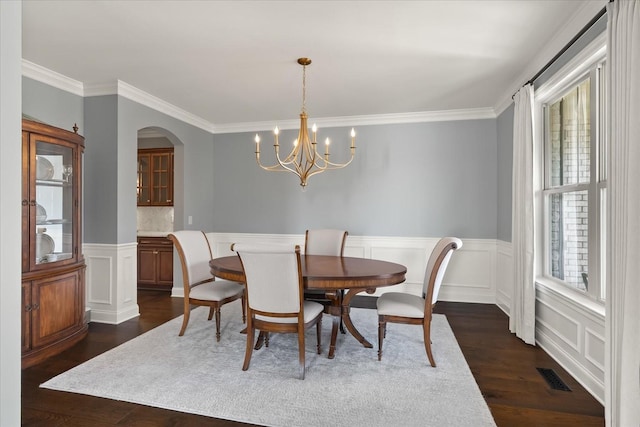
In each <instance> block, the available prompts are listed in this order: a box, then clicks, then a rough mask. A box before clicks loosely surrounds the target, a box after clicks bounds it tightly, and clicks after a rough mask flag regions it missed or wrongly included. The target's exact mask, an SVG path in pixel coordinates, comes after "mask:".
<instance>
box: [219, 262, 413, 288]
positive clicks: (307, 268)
mask: <svg viewBox="0 0 640 427" xmlns="http://www.w3.org/2000/svg"><path fill="white" fill-rule="evenodd" d="M300 259H301V261H302V275H303V277H304V286H305V288H311V289H325V290H335V289H349V288H377V287H380V286H390V285H396V284H398V283H402V282H404V281H405V274H406V272H407V268H406V267H405V266H404V265H400V264H396V263H393V262H388V261H380V260H375V259H366V258H352V257H339V256H324V255H302V256H301V257H300ZM209 266H210V267H211V273H212V274H213V275H215V276H216V277H220V278H222V279H227V280H233V281H236V282H244V281H245V279H244V272H243V270H242V264H241V263H240V259H239V258H238V256H237V255H232V256H226V257H222V258H216V259H213V260H211V261H210V262H209Z"/></svg>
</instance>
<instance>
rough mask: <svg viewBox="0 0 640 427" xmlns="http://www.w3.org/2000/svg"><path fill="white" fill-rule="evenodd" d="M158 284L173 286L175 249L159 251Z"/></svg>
mask: <svg viewBox="0 0 640 427" xmlns="http://www.w3.org/2000/svg"><path fill="white" fill-rule="evenodd" d="M158 284H159V285H172V284H173V249H172V248H162V249H160V250H158Z"/></svg>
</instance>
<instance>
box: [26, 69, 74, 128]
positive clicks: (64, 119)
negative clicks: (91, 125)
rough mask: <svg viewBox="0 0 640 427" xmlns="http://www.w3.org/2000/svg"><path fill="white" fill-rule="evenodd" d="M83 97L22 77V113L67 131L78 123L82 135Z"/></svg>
mask: <svg viewBox="0 0 640 427" xmlns="http://www.w3.org/2000/svg"><path fill="white" fill-rule="evenodd" d="M83 108H84V107H83V98H82V97H81V96H79V95H74V94H72V93H69V92H66V91H63V90H60V89H57V88H54V87H51V86H49V85H46V84H44V83H41V82H39V81H36V80H33V79H30V78H28V77H23V78H22V113H23V114H26V115H28V116H31V117H33V118H35V119H37V120H40V121H41V122H44V123H47V124H49V125H51V126H56V127H59V128H62V129H66V130H69V131H72V130H73V125H74V124H77V125H78V128H79V129H78V133H79V134H81V135H84V132H85V129H84V115H83Z"/></svg>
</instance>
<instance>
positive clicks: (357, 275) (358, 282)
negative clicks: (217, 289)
mask: <svg viewBox="0 0 640 427" xmlns="http://www.w3.org/2000/svg"><path fill="white" fill-rule="evenodd" d="M300 261H301V268H302V277H303V282H304V287H305V288H306V289H314V290H321V291H323V292H324V293H325V296H326V298H327V299H328V300H329V301H331V304H330V305H329V306H328V313H329V314H331V315H332V316H333V328H332V331H331V342H330V345H329V355H328V357H329V359H333V358H334V356H335V349H336V341H337V335H338V326H339V323H340V319H342V322H343V324H344V326H345V327H346V329H347V330H348V331H349V333H350V334H351V335H352V336H353V337H354V338H355V339H356V340H358V341H359V342H360V343H361V344H362V345H363V346H364V347H367V348H372V347H373V346H372V345H371V343H370V342H369V341H367V340H366V339H365V338H364V337H363V336H362V334H361V333H360V332H359V331H358V330H357V329H356V327H355V325H354V324H353V322H352V321H351V316H350V307H351V300H352V299H353V297H354V296H356V295H357V294H359V293H361V292H366V293H368V294H372V293H374V292H375V291H376V289H377V288H380V287H384V286H391V285H397V284H399V283H402V282H404V281H405V274H406V273H407V268H406V267H405V266H404V265H401V264H396V263H393V262H389V261H382V260H376V259H369V258H355V257H343V256H327V255H301V257H300ZM209 266H210V268H211V273H212V274H213V275H214V276H216V277H219V278H221V279H226V280H232V281H235V282H240V283H245V282H246V279H245V276H244V271H243V268H242V263H241V262H240V258H239V257H238V256H237V255H232V256H225V257H220V258H215V259H212V260H211V261H210V262H209Z"/></svg>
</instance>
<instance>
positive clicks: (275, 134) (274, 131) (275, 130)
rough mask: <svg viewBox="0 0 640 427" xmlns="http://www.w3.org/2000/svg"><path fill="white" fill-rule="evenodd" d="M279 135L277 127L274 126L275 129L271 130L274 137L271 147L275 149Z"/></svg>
mask: <svg viewBox="0 0 640 427" xmlns="http://www.w3.org/2000/svg"><path fill="white" fill-rule="evenodd" d="M279 133H280V129H278V126H276V128H275V129H274V130H273V135H274V139H275V142H274V144H273V146H274V147H276V149H277V147H278V134H279Z"/></svg>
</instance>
